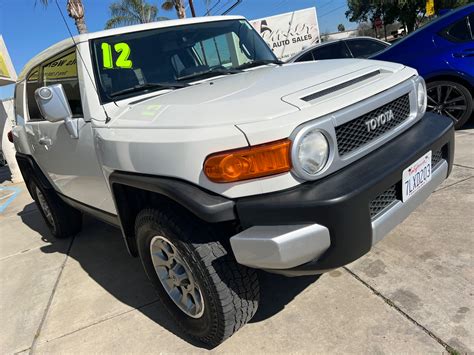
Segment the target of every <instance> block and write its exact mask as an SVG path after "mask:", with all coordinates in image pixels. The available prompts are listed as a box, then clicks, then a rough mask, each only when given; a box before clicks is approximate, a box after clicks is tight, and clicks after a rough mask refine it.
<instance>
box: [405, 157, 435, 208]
mask: <svg viewBox="0 0 474 355" xmlns="http://www.w3.org/2000/svg"><path fill="white" fill-rule="evenodd" d="M430 180H431V150H430V151H429V152H428V153H426V154H425V155H423V156H422V157H421V158H420V159H418V160H417V161H415V162H414V163H413V164H411V165H410V166H409V167H408V168H406V169H405V170H403V175H402V190H403V192H402V199H403V202H405V201H406V200H408V199H409V198H410V197H412V196H413V195H414V194H416V193H417V192H418V191H419V190H420V189H422V188H423V186H425V185H426V184H427V183H428V182H429V181H430Z"/></svg>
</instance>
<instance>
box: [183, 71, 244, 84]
mask: <svg viewBox="0 0 474 355" xmlns="http://www.w3.org/2000/svg"><path fill="white" fill-rule="evenodd" d="M240 72H241V70H239V69H235V68H229V69H223V68H214V69H210V70H206V71H201V72H198V73H193V74H189V75H184V76H180V77H178V78H177V79H176V80H178V81H181V80H189V79H197V78H209V77H211V76H214V75H228V74H236V73H240Z"/></svg>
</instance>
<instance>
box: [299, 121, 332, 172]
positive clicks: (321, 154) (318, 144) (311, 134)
mask: <svg viewBox="0 0 474 355" xmlns="http://www.w3.org/2000/svg"><path fill="white" fill-rule="evenodd" d="M297 144H298V145H297V147H296V158H297V160H298V161H297V163H298V165H299V168H300V169H301V170H303V171H304V172H305V173H306V174H309V175H315V174H316V173H318V172H319V171H321V170H322V169H323V168H324V166H325V165H326V163H327V161H328V158H329V143H328V140H327V139H326V137H325V136H324V134H323V133H321V131H319V130H317V129H313V130H310V131H308V132H306V133H305V134H304V136H303V137H301V138H300V139H299V141H298V142H297Z"/></svg>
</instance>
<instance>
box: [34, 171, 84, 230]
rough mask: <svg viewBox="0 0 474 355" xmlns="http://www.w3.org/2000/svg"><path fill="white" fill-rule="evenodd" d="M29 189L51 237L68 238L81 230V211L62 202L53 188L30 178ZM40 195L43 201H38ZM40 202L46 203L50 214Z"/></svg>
mask: <svg viewBox="0 0 474 355" xmlns="http://www.w3.org/2000/svg"><path fill="white" fill-rule="evenodd" d="M29 190H30V193H31V195H32V196H33V199H34V200H35V202H36V205H37V206H38V209H39V211H40V213H41V215H42V216H43V219H44V221H45V223H46V225H47V226H48V228H49V230H50V232H51V234H52V235H53V237H55V238H58V239H62V238H68V237H72V236H74V235H76V234H77V233H79V232H80V231H81V228H82V214H81V212H79V211H78V210H76V209H75V208H73V207H71V206H69V205H67V204H66V203H64V201H63V200H61V199H60V198H59V196H58V195H57V194H56V192H55V191H54V190H53V189H45V188H43V187H42V186H41V185H40V184H39V183H37V182H36V181H35V180H34V179H31V180H30V182H29ZM42 197H43V198H44V201H43V202H41V201H40V199H41V198H42ZM42 203H46V205H47V208H49V211H50V214H48V212H47V211H45V207H43V205H42ZM48 215H49V218H48Z"/></svg>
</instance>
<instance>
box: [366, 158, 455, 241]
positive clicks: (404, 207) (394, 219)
mask: <svg viewBox="0 0 474 355" xmlns="http://www.w3.org/2000/svg"><path fill="white" fill-rule="evenodd" d="M435 168H436V169H435V170H434V171H433V176H432V178H431V180H430V182H429V183H428V184H426V185H425V186H424V187H423V188H422V189H421V190H420V191H418V192H417V193H416V194H415V195H413V196H412V197H410V199H409V200H407V201H406V202H401V201H398V202H396V203H394V204H393V205H392V206H391V207H390V208H387V210H386V211H385V212H383V213H382V214H381V215H380V216H378V217H377V218H376V219H374V220H373V221H372V245H374V244H376V243H378V242H380V241H381V240H382V239H383V238H384V237H385V236H386V235H387V234H388V233H390V231H391V230H392V229H394V228H395V227H396V226H398V225H399V224H400V223H402V222H403V221H404V220H405V218H407V217H408V215H409V214H410V213H412V212H413V211H414V210H415V209H416V208H417V207H418V206H419V205H421V204H422V203H423V202H424V201H425V200H426V199H427V198H428V197H429V196H430V195H431V193H432V192H433V191H434V190H435V189H436V187H438V186H439V185H440V184H441V183H442V182H443V181H444V180H445V179H446V176H447V175H448V163H447V162H446V160H442V161H441V162H440V163H438V164H437V166H436V167H435Z"/></svg>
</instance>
